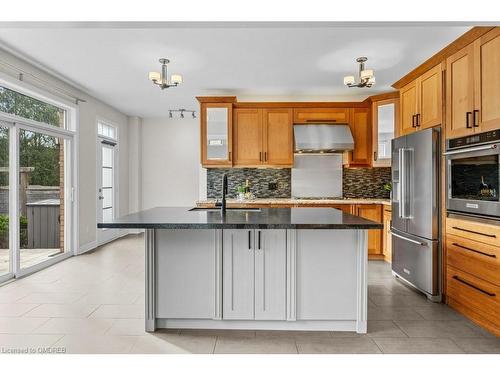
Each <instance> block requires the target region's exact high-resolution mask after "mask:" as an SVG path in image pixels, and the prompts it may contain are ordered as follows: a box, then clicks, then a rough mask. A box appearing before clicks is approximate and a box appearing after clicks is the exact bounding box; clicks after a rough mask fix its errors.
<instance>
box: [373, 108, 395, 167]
mask: <svg viewBox="0 0 500 375" xmlns="http://www.w3.org/2000/svg"><path fill="white" fill-rule="evenodd" d="M377 118H378V122H377V123H378V129H377V130H378V137H377V138H378V143H377V158H378V159H379V160H384V159H388V160H390V159H391V141H392V139H393V138H394V119H395V106H394V104H393V103H391V104H384V105H379V106H378V107H377Z"/></svg>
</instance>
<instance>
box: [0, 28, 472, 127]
mask: <svg viewBox="0 0 500 375" xmlns="http://www.w3.org/2000/svg"><path fill="white" fill-rule="evenodd" d="M468 29H469V27H461V26H444V25H440V26H429V25H418V26H415V25H412V26H411V27H403V26H401V25H399V26H398V27H387V26H380V27H377V26H374V25H373V24H371V25H370V27H359V26H357V27H355V26H345V25H343V26H338V25H337V26H336V25H325V24H321V25H313V24H297V25H286V27H283V26H282V25H277V24H269V26H267V27H266V25H263V24H258V25H256V26H249V25H248V24H246V25H243V26H241V25H238V24H234V23H233V24H230V25H227V26H221V25H220V24H219V25H216V26H214V27H208V26H207V24H203V25H189V26H187V25H184V26H170V27H169V25H163V26H161V25H158V26H155V27H144V25H143V26H140V27H135V28H134V27H133V26H130V27H127V26H125V27H124V26H123V25H121V26H120V27H114V28H113V26H112V25H111V26H110V25H108V27H88V26H87V27H69V26H68V25H65V27H64V28H62V27H54V26H50V27H49V26H44V27H36V28H22V27H3V28H2V27H1V26H0V43H3V44H4V45H5V46H7V47H9V48H12V49H14V50H16V51H18V52H20V53H21V54H23V55H25V56H27V57H29V58H30V59H33V60H35V61H38V62H39V63H41V64H42V65H43V66H45V67H47V68H49V69H51V70H53V71H56V72H58V73H60V74H61V75H62V76H64V77H66V78H68V79H69V80H71V81H73V82H75V83H77V84H79V85H80V86H82V87H83V88H84V89H85V90H86V91H87V92H88V93H89V94H91V95H93V96H95V97H97V98H99V99H101V100H103V101H104V102H106V103H108V104H110V105H112V106H114V107H115V108H117V109H119V110H121V111H123V112H124V113H126V114H128V115H135V116H142V117H163V116H167V114H168V109H174V108H181V107H184V108H188V109H198V104H197V101H196V100H195V96H197V95H220V94H224V95H226V94H227V95H236V96H238V100H240V101H243V100H255V101H258V100H278V101H279V100H303V101H311V100H337V101H341V100H356V101H357V100H363V99H365V98H366V97H367V96H370V95H373V94H376V93H380V92H386V91H389V90H392V88H391V87H390V85H391V84H392V83H394V82H395V81H397V80H398V79H399V78H401V77H402V76H403V75H405V74H406V73H408V72H409V71H410V70H412V69H413V68H415V67H416V66H418V65H419V64H421V63H422V62H423V61H425V60H426V59H427V58H428V57H430V56H431V55H433V54H434V53H436V52H437V51H439V50H440V49H442V48H443V47H444V46H446V45H447V44H449V43H450V42H451V41H453V40H454V39H456V38H457V37H458V36H459V35H461V34H463V33H464V32H466V31H467V30H468ZM358 56H367V57H368V62H367V68H372V69H374V70H375V75H376V80H377V84H376V85H375V86H374V87H372V88H370V89H366V88H365V89H358V88H347V87H345V86H344V85H343V76H344V75H350V74H357V69H358V66H357V63H356V62H355V59H356V57H358ZM160 57H167V58H170V59H171V61H172V62H171V64H170V65H169V68H170V71H169V73H170V74H171V73H180V74H182V75H183V76H184V81H185V83H184V84H182V85H181V86H180V87H177V88H172V89H168V90H164V91H161V90H160V89H158V88H156V87H154V86H153V85H152V84H151V82H149V81H148V78H147V76H148V72H149V71H152V70H156V71H158V70H159V67H160V64H159V63H158V58H160Z"/></svg>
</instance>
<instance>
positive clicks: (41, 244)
mask: <svg viewBox="0 0 500 375" xmlns="http://www.w3.org/2000/svg"><path fill="white" fill-rule="evenodd" d="M64 159H65V158H64V139H63V138H60V137H54V136H51V135H48V134H44V133H41V132H37V131H32V130H26V129H20V130H19V189H18V191H19V217H20V221H19V249H20V257H19V260H20V268H21V269H25V268H29V267H32V266H35V265H37V264H39V263H42V262H45V261H48V260H51V259H52V258H54V257H56V256H57V255H59V254H62V253H64V251H65V236H64V234H65V231H64V228H65V220H64V218H65V215H64V203H65V202H64V191H65V189H64V165H65V163H64Z"/></svg>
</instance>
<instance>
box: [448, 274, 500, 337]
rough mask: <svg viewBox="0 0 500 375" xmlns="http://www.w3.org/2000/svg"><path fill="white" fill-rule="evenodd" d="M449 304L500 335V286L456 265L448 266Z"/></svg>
mask: <svg viewBox="0 0 500 375" xmlns="http://www.w3.org/2000/svg"><path fill="white" fill-rule="evenodd" d="M446 285H447V287H446V293H447V301H448V304H449V305H450V306H451V307H453V308H455V309H456V310H458V311H460V312H461V313H463V314H464V315H466V316H467V317H469V318H470V319H472V320H473V321H475V322H476V323H478V324H479V325H481V326H483V327H485V328H486V329H488V330H490V331H491V332H493V333H494V334H496V335H497V336H500V286H498V285H495V284H492V283H490V282H488V281H485V280H482V279H480V278H478V277H476V276H474V275H471V274H470V273H467V272H463V271H461V270H459V269H456V268H454V267H451V266H448V267H447V276H446Z"/></svg>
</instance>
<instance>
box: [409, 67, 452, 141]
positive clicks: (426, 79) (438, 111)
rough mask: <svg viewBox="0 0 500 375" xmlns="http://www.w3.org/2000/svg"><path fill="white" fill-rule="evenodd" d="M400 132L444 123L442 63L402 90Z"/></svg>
mask: <svg viewBox="0 0 500 375" xmlns="http://www.w3.org/2000/svg"><path fill="white" fill-rule="evenodd" d="M400 101H401V127H400V134H401V135H405V134H408V133H411V132H413V131H417V130H421V129H426V128H430V127H433V126H436V125H440V124H441V123H442V118H443V117H442V107H443V78H442V69H441V65H436V66H435V67H434V68H432V69H429V70H428V71H427V72H425V73H424V74H422V75H421V76H420V77H418V78H417V79H416V80H414V81H413V82H410V83H409V84H408V85H406V86H404V87H403V88H401V90H400Z"/></svg>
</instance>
